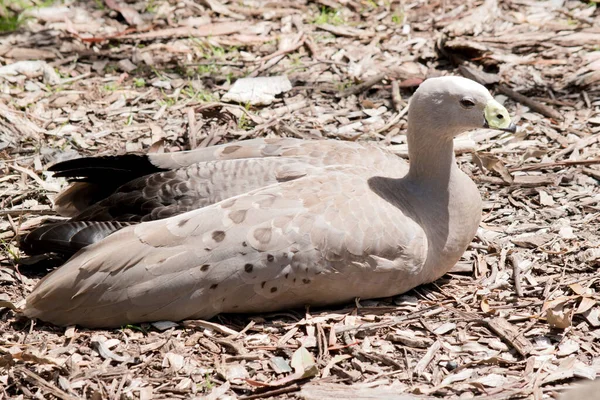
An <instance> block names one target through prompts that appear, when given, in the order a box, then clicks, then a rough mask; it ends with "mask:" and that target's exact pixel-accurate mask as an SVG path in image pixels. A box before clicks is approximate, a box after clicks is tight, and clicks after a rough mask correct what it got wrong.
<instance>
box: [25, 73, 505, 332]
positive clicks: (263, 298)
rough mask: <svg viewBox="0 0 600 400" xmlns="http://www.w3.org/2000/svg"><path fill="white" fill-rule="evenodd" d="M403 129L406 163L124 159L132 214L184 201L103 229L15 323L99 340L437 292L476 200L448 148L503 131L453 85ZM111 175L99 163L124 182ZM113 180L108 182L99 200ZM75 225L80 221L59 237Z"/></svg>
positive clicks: (353, 152) (423, 100)
mask: <svg viewBox="0 0 600 400" xmlns="http://www.w3.org/2000/svg"><path fill="white" fill-rule="evenodd" d="M407 118H408V127H407V143H408V152H409V162H406V161H405V160H404V159H402V158H400V157H398V156H396V155H394V154H393V153H391V152H388V151H387V150H385V149H384V148H382V147H380V146H378V145H377V144H375V143H368V142H343V141H336V140H319V141H309V140H302V139H291V138H282V139H252V140H247V141H239V142H235V143H229V144H223V145H219V146H214V147H213V148H204V149H198V150H192V151H188V152H180V153H172V154H153V155H149V156H147V158H146V159H144V161H139V159H138V161H139V164H136V165H140V166H141V167H140V168H138V169H137V170H135V169H136V168H133V170H135V171H133V172H132V171H130V173H129V176H134V175H136V174H138V175H139V174H145V173H146V172H149V175H147V176H146V175H143V176H141V177H135V178H134V179H133V180H132V181H131V182H127V183H125V184H124V185H123V186H125V187H128V188H129V189H131V188H137V189H135V190H138V192H140V191H141V193H144V195H145V196H146V198H149V197H151V196H150V194H149V192H153V191H154V192H156V191H158V192H161V193H162V194H164V195H165V196H174V195H177V196H180V197H181V198H183V199H184V200H185V196H186V195H188V194H190V192H195V193H194V194H193V195H190V198H189V199H187V200H185V201H182V202H181V203H178V202H177V201H172V202H168V201H163V202H162V203H161V204H159V203H160V202H155V203H152V202H150V203H151V204H149V205H146V206H144V205H142V206H141V207H138V205H137V204H135V205H132V209H133V211H132V212H131V213H128V212H126V211H125V212H120V214H121V215H118V216H117V217H115V221H114V222H119V221H121V222H127V223H129V225H127V224H123V226H120V227H118V229H114V231H112V232H110V233H109V234H107V235H106V236H105V237H104V236H102V235H99V236H100V239H99V240H97V241H93V240H91V241H90V243H89V244H87V245H84V246H82V247H81V249H79V250H78V251H77V252H76V253H75V254H74V255H73V256H72V257H71V258H70V259H69V260H68V261H67V262H66V263H65V264H64V265H62V266H61V267H59V268H57V269H55V270H54V271H52V272H51V273H50V274H48V275H47V276H45V277H44V278H42V280H41V281H40V282H39V283H38V284H37V286H36V287H35V288H34V289H33V291H32V292H31V293H30V294H29V295H28V296H27V298H26V305H25V307H24V309H23V314H24V315H25V316H27V317H29V318H38V319H40V320H42V321H46V322H49V323H52V324H54V325H58V326H67V325H79V326H82V327H88V328H112V327H120V326H124V325H127V324H136V323H142V322H152V321H161V320H168V321H181V320H188V319H209V318H212V317H213V316H215V315H217V314H220V313H261V312H271V311H277V310H282V309H290V308H298V307H303V306H330V305H336V304H341V303H345V302H348V301H352V300H353V299H355V298H360V299H373V298H382V297H389V296H394V295H398V294H401V293H404V292H406V291H408V290H410V289H412V288H414V287H416V286H418V285H421V284H424V283H429V282H432V281H435V280H436V279H438V278H440V277H441V276H442V275H444V274H445V273H446V272H447V271H448V270H449V269H450V268H452V267H453V266H454V265H455V264H456V262H457V261H458V260H459V259H460V257H461V256H462V254H463V253H464V251H465V250H466V248H467V247H468V245H469V244H470V242H471V240H472V239H473V238H474V236H475V234H476V231H477V228H478V226H479V222H480V220H481V212H482V208H481V207H482V206H481V197H480V194H479V190H478V188H477V186H476V185H475V183H474V182H473V181H472V180H471V179H470V178H469V176H468V175H467V174H465V173H464V172H462V171H461V169H460V168H459V167H458V165H457V164H456V160H455V156H454V151H453V139H454V138H455V137H456V136H458V135H460V134H462V133H464V132H466V131H468V130H472V129H477V128H490V129H497V130H503V131H508V132H515V131H516V126H515V124H514V123H513V122H512V121H511V118H510V115H509V113H508V111H507V110H506V108H505V107H504V106H502V105H501V104H500V103H498V102H497V101H496V100H495V99H494V98H493V97H492V95H491V94H490V92H489V91H488V90H487V89H486V88H485V87H484V86H482V85H480V84H478V83H476V82H474V81H471V80H468V79H466V78H462V77H456V76H446V77H436V78H429V79H426V80H425V81H424V82H423V83H422V84H421V85H420V87H419V88H418V89H417V90H416V91H415V93H414V94H413V96H412V97H411V99H410V104H409V111H408V117H407ZM111 160H112V161H111ZM118 160H119V159H118V158H113V159H108V160H107V159H105V160H104V161H101V162H100V163H101V164H102V163H104V164H103V168H108V166H109V165H110V163H111V162H113V164H114V165H116V167H115V168H114V170H115V171H119V170H120V169H123V168H124V169H127V168H126V167H123V165H125V166H126V164H127V163H126V162H125V163H121V164H119V162H118ZM75 161H76V160H75ZM73 166H75V167H77V165H76V164H72V165H71V167H73ZM69 169H71V170H73V169H76V168H70V167H69V168H66V169H65V170H69ZM92 169H93V168H92ZM108 169H110V168H108ZM101 170H102V168H100V169H98V171H100V172H99V173H100V175H101V174H103V173H105V172H106V170H104V171H101ZM87 173H89V175H93V174H94V172H93V171H91V170H90V171H87ZM67 175H68V174H67ZM76 175H77V173H75V172H73V173H72V174H71V176H76ZM123 175H124V176H121V177H119V172H116V173H115V180H116V181H117V182H115V183H114V184H113V186H114V185H117V184H119V185H120V184H121V183H122V182H121V181H122V180H123V179H125V178H128V177H127V176H125V175H127V174H126V173H123ZM121 178H122V179H121ZM161 179H162V181H164V182H167V183H164V184H165V185H166V186H168V188H164V187H161ZM169 179H175V181H174V182H176V183H168V182H169ZM196 180H198V182H195V181H196ZM92 183H93V185H97V184H98V182H92ZM76 184H83V185H84V186H83V187H84V188H85V185H86V182H76ZM109 185H110V184H109ZM191 188H193V190H192V189H191ZM198 188H201V190H200V189H198ZM112 189H114V187H111V190H112ZM129 189H127V190H124V189H120V188H119V189H116V192H115V194H116V195H117V197H116V198H113V200H115V201H114V204H113V206H112V207H113V208H112V209H111V207H108V209H106V208H103V207H106V204H104V205H102V204H101V203H103V202H105V203H106V202H107V201H108V199H111V196H114V195H109V196H108V197H105V198H104V200H100V201H99V202H98V203H97V204H91V205H89V204H87V203H89V201H87V200H86V201H82V202H81V204H80V205H81V206H82V207H83V208H84V210H83V211H79V210H71V212H75V213H76V212H79V213H81V214H85V213H86V212H87V213H89V214H90V215H94V213H97V215H99V216H100V218H102V217H106V218H108V219H109V221H105V222H107V223H110V222H112V221H110V217H111V215H112V214H111V213H112V212H116V213H117V214H118V213H119V212H117V211H115V210H116V209H117V208H118V206H121V207H124V208H125V209H126V208H127V207H128V206H129V205H128V204H122V202H127V201H129V200H128V197H127V193H128V190H129ZM132 190H133V189H132ZM135 190H134V192H135ZM84 192H85V190H84ZM88 192H90V191H88ZM91 192H94V193H96V194H95V196H96V198H98V196H99V197H102V195H101V194H98V193H100V192H101V191H98V190H95V191H94V190H92V191H91ZM105 192H106V191H105ZM200 192H201V193H200ZM119 193H121V194H119ZM118 196H121V197H118ZM136 196H139V193H138V194H137V195H134V196H133V200H131V199H130V200H131V201H133V202H136V201H137V200H136ZM156 196H158V197H160V196H161V195H156ZM72 197H73V198H75V197H76V196H72ZM93 197H94V196H91V197H90V198H93ZM88 200H89V199H88ZM180 200H181V199H180ZM111 201H112V200H111ZM108 202H109V203H110V201H108ZM65 203H67V202H65ZM142 203H143V201H142ZM165 204H166V205H165ZM181 204H184V205H183V206H181ZM155 206H156V207H155ZM86 207H87V208H86ZM73 208H74V209H76V208H77V207H73ZM88 209H92V211H86V210H88ZM157 209H158V211H156V210H157ZM107 210H108V211H107ZM139 210H144V213H141V214H139V215H134V214H135V213H136V212H138V211H139ZM154 214H156V215H154ZM128 218H129V221H127V219H128ZM75 219H77V216H76V217H75ZM78 222H86V221H73V222H71V223H78ZM87 222H90V223H93V221H87ZM68 223H70V222H67V224H68ZM42 228H43V227H42ZM108 230H110V229H108Z"/></svg>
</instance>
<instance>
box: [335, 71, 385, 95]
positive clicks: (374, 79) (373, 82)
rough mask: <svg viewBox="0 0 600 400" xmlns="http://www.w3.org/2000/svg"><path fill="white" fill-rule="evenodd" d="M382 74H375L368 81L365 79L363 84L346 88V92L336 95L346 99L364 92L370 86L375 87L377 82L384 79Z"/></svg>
mask: <svg viewBox="0 0 600 400" xmlns="http://www.w3.org/2000/svg"><path fill="white" fill-rule="evenodd" d="M385 75H386V74H384V73H380V74H377V75H375V76H373V77H371V78H369V79H367V80H366V81H364V82H363V83H361V84H359V85H356V86H352V87H351V88H348V89H346V90H344V91H343V92H342V93H340V94H339V95H338V97H348V96H351V95H353V94H358V93H361V92H364V91H365V90H367V89H369V88H371V87H372V86H375V85H377V84H378V83H379V82H381V80H382V79H383V78H385Z"/></svg>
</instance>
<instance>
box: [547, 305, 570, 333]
mask: <svg viewBox="0 0 600 400" xmlns="http://www.w3.org/2000/svg"><path fill="white" fill-rule="evenodd" d="M571 318H572V310H571V309H570V308H565V307H564V304H559V305H557V306H556V307H554V308H549V309H548V310H546V320H547V321H548V324H549V325H550V326H551V327H553V328H558V329H566V328H568V327H570V326H571Z"/></svg>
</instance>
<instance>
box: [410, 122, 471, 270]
mask: <svg viewBox="0 0 600 400" xmlns="http://www.w3.org/2000/svg"><path fill="white" fill-rule="evenodd" d="M417 121H419V120H418V119H417ZM415 125H416V124H415ZM422 129H423V128H422V127H420V126H414V125H413V126H409V132H408V138H407V139H408V149H409V158H410V160H409V161H410V167H409V172H408V174H407V175H406V176H405V177H404V178H402V179H401V181H402V183H401V186H402V187H403V190H405V191H406V196H407V198H406V200H407V202H408V203H411V204H412V205H413V209H414V210H416V212H415V216H416V219H417V220H418V221H420V224H421V226H422V227H423V228H424V230H425V231H426V232H427V237H428V240H429V251H428V256H427V262H426V265H425V267H424V268H423V273H424V274H426V275H427V277H426V278H425V279H426V280H434V279H437V278H438V277H439V276H441V275H443V273H445V272H446V271H447V270H448V269H449V268H450V267H452V266H453V265H454V263H456V262H457V261H458V259H459V258H460V256H461V255H462V253H463V252H464V251H465V249H466V247H467V245H468V244H469V243H470V241H471V239H472V238H473V236H474V235H475V232H476V230H477V227H478V225H479V220H480V217H481V200H480V197H479V191H478V189H477V187H476V185H475V184H474V183H473V181H472V180H471V179H470V178H469V177H468V176H467V175H466V174H465V173H463V172H462V171H461V170H460V168H458V166H457V165H456V159H455V157H454V145H453V141H452V137H446V138H441V137H439V134H438V133H437V131H423V130H422ZM437 129H441V127H438V128H437Z"/></svg>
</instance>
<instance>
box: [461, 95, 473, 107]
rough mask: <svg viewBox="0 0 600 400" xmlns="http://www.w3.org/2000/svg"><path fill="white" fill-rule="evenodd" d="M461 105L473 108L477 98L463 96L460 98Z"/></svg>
mask: <svg viewBox="0 0 600 400" xmlns="http://www.w3.org/2000/svg"><path fill="white" fill-rule="evenodd" d="M460 105H461V106H463V107H464V108H472V107H475V100H473V99H472V98H470V97H463V98H462V99H460Z"/></svg>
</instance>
